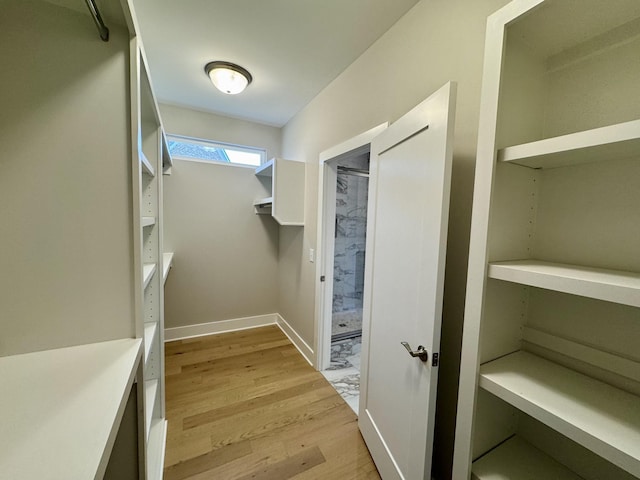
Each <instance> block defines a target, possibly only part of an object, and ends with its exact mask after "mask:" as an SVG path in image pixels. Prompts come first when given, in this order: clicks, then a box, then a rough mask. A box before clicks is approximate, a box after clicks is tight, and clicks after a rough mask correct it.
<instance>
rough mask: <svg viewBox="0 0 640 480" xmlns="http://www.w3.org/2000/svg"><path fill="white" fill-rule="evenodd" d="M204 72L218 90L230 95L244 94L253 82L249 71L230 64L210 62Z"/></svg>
mask: <svg viewBox="0 0 640 480" xmlns="http://www.w3.org/2000/svg"><path fill="white" fill-rule="evenodd" d="M204 71H205V72H206V74H207V75H209V78H210V79H211V82H212V83H213V84H214V85H215V87H216V88H217V89H218V90H220V91H221V92H223V93H228V94H229V95H235V94H237V93H240V92H242V91H243V90H244V89H245V88H247V85H249V84H250V83H251V80H253V78H252V77H251V74H250V73H249V72H248V71H247V69H245V68H242V67H241V66H240V65H236V64H235V63H230V62H219V61H216V62H209V63H207V64H206V65H205V66H204Z"/></svg>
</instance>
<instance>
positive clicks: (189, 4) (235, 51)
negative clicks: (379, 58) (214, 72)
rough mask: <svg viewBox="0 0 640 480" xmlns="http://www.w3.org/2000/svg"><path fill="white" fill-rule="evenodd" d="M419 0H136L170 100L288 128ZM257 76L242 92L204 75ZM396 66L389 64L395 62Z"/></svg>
mask: <svg viewBox="0 0 640 480" xmlns="http://www.w3.org/2000/svg"><path fill="white" fill-rule="evenodd" d="M417 2H418V0H181V1H176V0H134V4H135V9H136V14H137V16H138V22H139V24H140V30H141V35H142V40H143V43H144V46H145V50H146V53H147V58H148V61H149V70H150V72H151V78H152V82H153V86H154V88H155V91H156V95H157V97H158V100H159V101H160V102H164V103H169V104H173V105H182V106H186V107H191V108H195V109H198V110H204V111H209V112H213V113H217V114H222V115H227V116H232V117H236V118H241V119H246V120H252V121H256V122H260V123H266V124H269V125H275V126H282V125H284V124H285V123H287V121H289V119H291V117H293V116H294V115H295V114H296V113H297V112H299V111H300V110H301V109H302V108H303V107H304V106H305V105H306V104H307V103H309V102H310V101H311V100H312V99H313V98H314V97H315V96H316V95H317V94H318V93H319V92H320V91H321V90H322V89H323V88H324V87H325V86H327V85H328V84H329V83H330V82H331V81H332V80H333V79H334V78H336V77H337V76H338V74H340V73H341V72H342V71H343V70H344V69H345V68H346V67H347V66H348V65H350V64H351V63H352V62H353V61H354V60H355V59H356V58H358V57H359V56H360V55H361V54H362V53H363V52H364V51H365V50H366V49H367V48H368V47H369V46H370V45H371V44H372V43H374V42H375V40H377V39H378V38H379V37H380V36H381V35H382V34H383V33H384V32H386V31H387V30H388V29H389V27H391V25H393V24H394V23H395V22H396V21H397V20H398V19H399V18H400V17H401V16H402V15H404V14H405V13H406V12H407V11H408V10H409V9H410V8H411V7H412V6H413V5H415V4H416V3H417ZM213 60H224V61H229V62H234V63H237V64H239V65H241V66H243V67H245V68H246V69H247V70H249V71H250V72H251V74H252V75H253V83H252V84H251V85H249V87H248V88H247V90H245V91H244V92H243V93H241V94H239V95H225V94H223V93H220V92H218V91H217V90H216V89H215V88H214V87H213V85H212V84H211V82H210V81H209V78H208V77H207V76H206V74H205V73H204V66H205V64H206V63H208V62H210V61H213ZM387 68H388V67H387Z"/></svg>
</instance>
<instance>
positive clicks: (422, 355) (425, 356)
mask: <svg viewBox="0 0 640 480" xmlns="http://www.w3.org/2000/svg"><path fill="white" fill-rule="evenodd" d="M400 344H401V345H402V346H403V347H404V348H406V349H407V352H409V355H411V356H412V357H418V358H419V359H420V360H422V361H423V362H426V361H427V360H429V352H427V351H426V350H425V348H424V347H423V346H422V345H418V349H417V350H416V351H413V349H412V348H411V345H409V344H408V343H407V342H400Z"/></svg>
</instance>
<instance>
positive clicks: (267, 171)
mask: <svg viewBox="0 0 640 480" xmlns="http://www.w3.org/2000/svg"><path fill="white" fill-rule="evenodd" d="M273 164H274V159H271V160H269V161H268V162H265V163H263V164H262V165H260V166H259V167H257V168H256V170H255V174H256V175H258V176H260V177H272V176H273Z"/></svg>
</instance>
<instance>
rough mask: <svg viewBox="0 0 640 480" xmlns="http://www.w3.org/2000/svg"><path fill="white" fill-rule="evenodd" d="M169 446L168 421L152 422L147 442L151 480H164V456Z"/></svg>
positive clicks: (159, 419)
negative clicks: (167, 445)
mask: <svg viewBox="0 0 640 480" xmlns="http://www.w3.org/2000/svg"><path fill="white" fill-rule="evenodd" d="M166 444H167V421H166V420H165V419H163V418H158V419H156V420H152V422H151V431H150V432H149V441H148V442H147V471H148V478H149V479H150V480H162V473H163V469H164V456H165V448H166Z"/></svg>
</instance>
